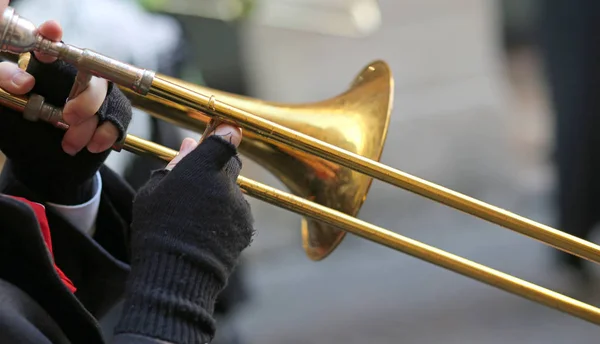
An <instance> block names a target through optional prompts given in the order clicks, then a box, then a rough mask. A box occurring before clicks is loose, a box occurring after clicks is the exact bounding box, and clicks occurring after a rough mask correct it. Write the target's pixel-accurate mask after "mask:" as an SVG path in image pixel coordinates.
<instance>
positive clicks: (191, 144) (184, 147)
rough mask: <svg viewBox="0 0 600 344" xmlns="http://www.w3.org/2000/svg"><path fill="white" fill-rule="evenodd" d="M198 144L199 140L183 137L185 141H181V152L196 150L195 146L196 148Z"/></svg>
mask: <svg viewBox="0 0 600 344" xmlns="http://www.w3.org/2000/svg"><path fill="white" fill-rule="evenodd" d="M196 146H198V142H197V141H196V140H194V139H192V138H190V137H186V138H185V139H183V141H182V142H181V147H180V149H179V150H180V154H182V153H183V154H187V153H189V152H191V151H193V150H194V148H196Z"/></svg>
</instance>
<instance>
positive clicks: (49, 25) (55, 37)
mask: <svg viewBox="0 0 600 344" xmlns="http://www.w3.org/2000/svg"><path fill="white" fill-rule="evenodd" d="M38 30H39V32H40V34H41V35H42V36H44V37H46V38H47V39H49V40H51V41H55V42H58V41H60V40H61V39H62V35H63V31H62V27H61V26H60V24H59V23H58V22H57V21H56V20H48V21H46V22H44V23H43V24H42V25H40V26H39V27H38Z"/></svg>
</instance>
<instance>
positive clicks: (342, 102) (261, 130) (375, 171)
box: [0, 62, 600, 324]
mask: <svg viewBox="0 0 600 344" xmlns="http://www.w3.org/2000/svg"><path fill="white" fill-rule="evenodd" d="M378 63H379V62H375V63H373V64H371V65H370V66H369V67H367V68H365V70H363V73H365V72H367V74H366V75H367V76H366V77H365V76H363V77H360V76H359V77H358V78H357V81H355V83H354V84H353V86H352V87H351V88H350V90H348V91H347V92H346V93H344V94H342V95H340V96H338V97H336V98H334V99H332V100H329V101H324V102H321V103H315V104H321V105H324V104H326V103H327V102H331V106H332V107H333V106H336V107H337V111H333V112H332V113H330V111H323V112H322V113H321V116H313V117H309V116H312V114H314V113H315V111H316V109H318V108H319V106H315V104H307V105H295V106H288V105H285V106H284V105H281V104H271V103H266V102H261V101H257V100H253V99H250V98H242V97H238V96H234V95H229V96H231V97H234V98H233V99H229V100H228V101H231V102H232V103H233V102H235V101H239V102H241V101H246V102H249V103H246V104H244V103H239V104H238V105H239V106H241V107H243V106H248V107H250V108H251V106H252V103H255V106H256V107H255V108H253V109H251V110H242V109H240V108H238V107H236V106H234V105H232V104H230V103H229V102H227V101H225V99H226V97H225V96H226V94H218V93H217V92H216V91H215V90H211V89H206V95H205V94H202V93H199V92H200V89H197V90H196V91H194V90H192V89H191V88H193V87H192V86H193V85H189V84H186V83H183V82H181V81H178V80H175V79H172V78H166V77H164V76H157V77H156V78H155V79H154V80H153V83H152V87H151V88H150V91H149V94H148V95H146V96H144V97H143V98H137V100H136V98H135V97H132V96H131V93H129V94H128V95H129V96H130V97H131V99H132V101H133V103H134V104H136V106H139V107H140V108H142V109H146V110H148V109H151V108H152V106H154V107H153V110H152V111H149V112H150V113H151V114H154V115H156V114H157V113H158V114H160V116H162V118H163V119H167V120H170V121H172V122H173V123H175V124H179V125H182V126H183V127H187V128H189V129H193V130H195V131H197V130H198V129H200V130H201V128H204V126H205V125H206V123H207V122H208V120H209V119H211V118H216V119H219V120H223V121H226V122H232V123H235V124H237V125H239V126H241V127H243V128H244V129H245V130H244V140H243V141H242V142H243V143H244V141H250V142H247V143H244V144H249V145H250V146H248V147H246V148H244V149H246V152H249V153H247V154H249V156H250V157H252V158H256V159H257V160H258V162H260V163H261V164H263V165H265V167H268V168H269V169H270V170H271V169H273V170H274V171H275V172H276V173H279V174H280V175H279V177H280V178H283V180H284V183H285V184H286V185H288V187H290V188H291V189H292V188H294V187H297V188H300V187H302V186H303V184H302V183H303V182H302V181H298V180H297V179H294V180H293V181H290V180H286V179H292V178H289V175H286V174H285V173H291V175H292V176H294V178H297V177H298V176H297V175H295V174H294V171H291V172H290V171H288V170H287V169H286V168H285V167H282V166H275V167H274V166H271V165H277V164H286V163H289V162H288V161H290V160H286V159H292V160H291V161H301V162H302V163H303V164H304V165H303V166H305V167H303V168H305V169H307V170H309V171H312V172H315V171H317V172H318V171H335V172H339V171H340V169H342V168H341V167H340V166H343V167H344V168H352V169H353V170H356V171H360V172H365V174H367V175H369V176H375V177H378V179H381V180H383V181H386V182H388V183H390V184H393V185H400V186H401V187H403V188H405V189H407V190H410V191H413V192H415V193H417V194H421V195H424V196H426V197H428V198H431V199H433V200H436V201H438V202H441V203H444V204H447V205H449V206H451V207H454V208H456V209H459V210H463V211H465V212H467V213H472V214H473V215H475V216H478V217H481V218H484V219H487V220H489V221H491V222H494V223H497V224H501V225H504V226H505V227H507V228H511V229H513V230H516V231H518V232H520V233H523V234H525V235H528V234H529V236H531V237H534V238H536V239H538V240H540V241H542V242H543V243H547V244H550V245H552V246H554V245H556V246H555V247H558V248H560V249H563V250H565V251H567V252H571V253H575V254H577V255H579V256H582V257H584V258H587V259H590V260H592V261H596V262H597V261H598V252H600V250H599V249H598V246H596V245H594V244H592V243H590V242H587V241H585V240H580V239H578V238H575V237H572V236H570V235H568V234H566V233H562V232H560V231H558V230H555V229H552V228H550V227H547V226H544V225H541V224H538V223H536V222H533V221H531V220H528V219H525V218H522V217H519V216H518V215H514V214H512V213H509V212H506V211H504V210H501V209H498V208H495V207H493V206H491V205H487V204H485V203H483V202H481V201H477V200H474V199H471V198H469V197H467V196H464V195H461V194H459V193H456V192H454V191H452V190H448V189H445V188H443V187H440V186H437V185H435V184H433V183H430V182H427V181H424V180H421V179H418V178H416V177H413V176H410V175H408V174H405V173H403V172H400V171H397V170H395V169H392V168H390V167H388V166H385V165H382V164H379V163H377V162H376V161H373V160H372V159H369V158H368V157H363V156H360V155H359V154H357V153H354V152H352V151H351V149H352V147H351V145H352V144H354V145H356V146H357V147H359V146H360V145H358V144H357V143H356V141H352V140H350V139H348V138H346V139H339V138H336V136H330V134H329V131H325V129H330V128H335V127H336V126H337V125H338V121H340V120H341V119H342V118H343V117H344V115H345V113H346V110H345V109H346V108H348V109H355V110H356V111H367V112H368V111H369V110H365V109H364V108H363V109H361V106H366V107H367V108H368V106H375V105H373V104H379V105H380V106H381V104H386V105H383V106H382V107H385V108H386V111H385V116H383V117H385V118H384V121H383V122H384V125H383V126H384V129H383V130H382V135H383V137H382V138H381V145H380V146H376V145H373V147H379V148H378V149H379V152H377V150H375V151H376V154H375V155H376V157H377V158H379V155H380V154H381V148H382V146H383V141H384V140H385V133H386V131H387V125H388V123H387V122H388V121H389V107H390V106H391V103H392V98H391V93H392V87H393V82H392V80H391V74H388V76H389V79H388V81H387V84H388V86H389V89H388V88H385V87H384V88H378V87H376V85H377V84H384V85H385V84H386V81H385V80H384V79H382V78H381V76H379V77H374V78H371V77H369V74H368V73H372V72H374V70H372V69H371V68H370V67H373V66H376V65H377V64H378ZM383 65H384V66H385V67H386V69H388V68H387V66H386V65H385V64H383ZM375 70H377V68H375ZM387 72H389V69H388V70H387ZM387 72H386V73H387ZM372 75H375V76H377V73H374V74H372ZM383 75H384V77H385V73H384V74H383ZM361 83H365V84H363V85H362V86H361ZM369 83H373V84H371V86H368V85H369ZM365 85H366V86H365ZM361 87H363V88H362V89H361ZM379 87H380V86H379ZM377 90H379V91H377ZM381 90H384V91H385V92H389V98H387V99H386V98H385V97H383V98H382V93H383V92H382V91H381ZM370 92H373V94H374V95H372V96H370V97H361V96H364V95H365V94H367V95H368V94H370ZM345 97H346V99H344V98H345ZM353 98H355V99H356V104H357V105H354V106H352V105H349V104H352V102H351V100H352V99H353ZM336 99H337V102H336ZM374 99H375V100H377V101H372V100H374ZM382 99H384V100H383V101H382ZM140 100H144V101H147V102H148V103H146V104H145V105H144V104H143V103H142V102H141V101H140ZM369 100H371V101H372V102H369ZM27 102H28V100H27V98H25V97H15V96H12V95H10V94H8V93H6V92H0V103H2V105H5V106H11V107H12V108H13V109H16V110H19V109H20V107H21V106H22V105H23V104H27ZM365 102H366V104H365ZM269 106H272V107H274V109H271V110H270V111H271V112H272V113H269V111H267V109H268V107H269ZM313 107H314V109H313ZM23 108H24V105H23ZM323 108H325V106H323ZM250 111H252V113H251V112H250ZM261 111H264V112H265V113H266V114H267V115H268V116H271V117H270V118H271V119H273V121H271V120H267V119H264V118H261V117H258V116H259V115H261V116H262V112H261ZM294 111H299V112H294ZM373 113H377V111H374V112H373ZM292 114H293V115H292ZM329 115H331V116H338V117H337V121H332V122H331V124H327V125H324V124H317V125H315V124H314V123H312V122H325V123H330V122H329V121H328V118H322V117H324V116H329ZM303 117H308V118H310V119H311V120H306V119H303ZM367 117H368V116H367ZM275 121H281V122H282V123H285V124H279V123H275ZM379 121H381V117H380V118H379ZM355 122H358V124H360V125H357V126H356V127H353V126H351V125H348V128H355V129H356V130H358V131H360V132H365V131H369V129H370V128H369V127H365V126H366V125H371V124H370V123H369V122H368V121H359V120H356V119H355ZM342 123H343V122H342ZM288 125H289V127H288ZM290 127H292V128H298V130H300V131H301V132H297V131H295V130H293V129H292V128H290ZM311 130H313V131H312V132H311ZM345 130H348V131H349V130H350V129H345ZM324 131H325V133H324ZM358 131H357V132H358ZM311 134H314V135H315V136H316V137H313V136H311ZM338 135H342V137H344V136H343V135H349V134H348V133H341V134H338ZM321 139H323V140H321ZM326 140H339V141H340V142H339V143H338V144H340V145H341V147H339V146H336V145H333V144H331V143H327V142H323V141H326ZM252 144H254V145H260V149H258V148H253V146H252ZM344 145H347V146H344ZM348 147H350V148H348ZM267 148H268V149H267ZM124 149H126V150H128V151H131V152H134V153H137V154H147V155H151V156H155V157H158V158H160V159H162V160H163V161H169V160H171V159H172V158H173V157H174V156H175V155H176V154H177V152H175V151H173V150H171V149H168V148H166V147H162V146H160V145H157V144H155V143H153V142H149V141H146V140H143V139H141V138H137V137H135V136H132V135H127V137H126V139H125V143H124ZM240 149H241V148H240ZM253 149H254V150H253ZM349 149H350V150H349ZM355 150H356V151H357V152H358V151H359V150H358V149H356V148H355ZM298 151H302V153H298ZM366 151H368V150H366ZM273 152H275V153H273ZM284 153H285V155H284V156H287V158H285V159H282V160H274V159H273V158H272V157H271V155H276V156H278V155H280V154H284ZM252 154H254V155H256V156H253V155H252ZM311 155H316V156H317V158H314V157H313V158H311ZM278 159H279V158H278ZM315 161H316V162H318V164H323V166H324V167H321V166H320V165H319V168H315V165H311V163H313V164H314V162H315ZM306 166H309V167H306ZM315 173H316V172H315ZM342 175H343V174H342ZM367 180H368V182H367V184H366V186H365V187H366V190H365V194H366V192H367V191H368V187H369V184H370V178H367ZM237 182H238V185H239V186H240V187H241V189H242V190H243V191H244V192H245V193H246V194H247V195H249V196H251V197H254V198H257V199H259V200H262V201H265V202H268V203H270V204H273V205H276V206H278V207H281V208H284V209H287V210H290V211H293V212H295V213H298V214H300V215H302V216H304V217H306V218H309V219H310V220H311V221H314V222H315V223H317V222H318V223H323V224H324V226H330V227H321V228H325V229H329V228H331V227H335V228H336V230H342V231H345V232H350V233H353V234H355V235H357V236H360V237H362V238H365V239H367V240H370V241H373V242H375V243H379V244H381V245H383V246H386V247H389V248H392V249H394V250H397V251H399V252H404V253H406V254H409V255H411V256H414V257H417V258H419V259H421V260H424V261H426V262H430V263H433V264H435V265H438V266H440V267H443V268H446V269H448V270H451V271H453V272H456V273H459V274H462V275H464V276H467V277H470V278H472V279H475V280H478V281H480V282H483V283H486V284H488V285H491V286H494V287H496V288H499V289H502V290H505V291H507V292H510V293H513V294H515V295H519V296H521V297H523V298H526V299H528V300H531V301H534V302H537V303H540V304H543V305H545V306H548V307H550V308H554V309H557V310H560V311H562V312H565V313H568V314H571V315H573V316H575V317H578V318H581V319H584V320H586V321H589V322H592V323H594V324H600V309H598V308H596V307H593V306H591V305H588V304H585V303H583V302H580V301H578V300H575V299H572V298H569V297H567V296H564V295H561V294H559V293H556V292H554V291H551V290H548V289H545V288H542V287H540V286H537V285H535V284H531V283H529V282H526V281H523V280H521V279H518V278H516V277H513V276H510V275H508V274H505V273H502V272H499V271H497V270H494V269H491V268H489V267H486V266H484V265H480V264H477V263H474V262H471V261H469V260H467V259H464V258H462V257H459V256H456V255H453V254H450V253H447V252H445V251H442V250H439V249H437V248H434V247H431V246H428V245H426V244H424V243H421V242H418V241H415V240H412V239H409V238H406V237H404V236H401V235H399V234H397V233H394V232H392V231H389V230H386V229H383V228H380V227H377V226H375V225H373V224H370V223H367V222H364V221H362V220H359V219H357V218H356V217H354V216H353V215H351V214H346V213H344V212H341V211H338V210H336V209H333V208H331V207H329V206H325V205H322V204H318V203H317V202H313V201H312V200H311V199H310V197H306V195H307V194H309V193H307V192H306V190H294V191H296V192H297V193H298V195H299V196H296V195H292V194H289V193H285V192H282V191H280V190H277V189H274V188H271V187H268V186H266V185H263V184H261V183H258V182H255V181H252V180H249V179H247V178H245V177H243V176H240V177H239V178H238V181H237ZM304 182H305V181H304ZM342 185H344V184H343V183H342ZM309 186H310V185H309ZM325 200H327V198H325ZM362 201H364V199H363V200H360V203H362ZM359 206H360V205H359ZM316 233H318V234H320V233H319V232H316ZM338 238H339V239H337V242H336V241H335V239H336V238H334V240H333V241H329V242H326V243H330V244H331V243H332V244H331V246H329V247H328V251H318V250H316V255H315V256H312V257H311V258H312V259H320V258H322V257H324V256H325V255H327V254H328V253H329V252H331V250H332V249H333V248H335V246H336V245H337V244H339V240H341V238H342V237H341V236H338ZM309 251H310V250H309ZM309 256H310V255H309Z"/></svg>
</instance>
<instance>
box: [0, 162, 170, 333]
mask: <svg viewBox="0 0 600 344" xmlns="http://www.w3.org/2000/svg"><path fill="white" fill-rule="evenodd" d="M100 172H101V176H102V185H103V188H102V195H101V201H100V208H99V213H98V220H97V222H96V230H95V234H94V237H93V239H92V238H90V237H89V236H86V235H85V234H83V233H81V232H80V231H78V230H77V229H76V228H74V227H73V226H72V225H70V224H69V223H68V222H66V221H65V220H63V218H61V216H60V215H59V214H57V213H56V212H54V211H53V210H52V209H51V208H49V207H48V208H46V212H47V217H48V222H49V225H50V230H51V235H52V247H53V253H54V257H55V262H56V265H57V266H58V267H59V268H60V269H61V270H62V271H63V272H64V273H65V274H66V275H67V277H68V278H69V279H70V280H71V281H72V282H73V283H74V285H75V286H76V288H77V291H76V292H75V294H72V293H71V292H70V291H69V290H68V289H67V287H66V286H65V285H64V284H63V283H62V281H61V280H60V278H59V276H58V275H57V273H56V272H55V269H54V267H53V264H52V261H51V257H50V255H49V253H48V251H47V249H46V246H45V243H44V240H43V237H42V234H41V231H40V228H39V224H38V221H37V219H36V217H35V215H34V213H33V211H32V210H31V208H30V207H29V206H27V205H26V204H24V203H22V202H19V201H17V200H15V199H13V198H11V197H7V196H6V195H14V196H21V197H24V198H27V199H29V200H30V201H38V202H39V200H36V199H35V196H34V195H32V194H31V192H30V191H29V190H28V189H27V188H26V187H25V186H23V185H22V184H20V183H19V182H18V181H15V180H14V178H12V176H11V175H10V173H9V172H8V173H7V172H6V171H5V172H4V173H3V175H2V177H1V178H0V259H1V263H0V343H85V344H95V343H104V341H103V339H102V334H101V330H100V327H99V324H98V322H97V321H96V319H99V318H101V317H102V316H103V315H104V314H106V313H107V311H109V310H110V309H111V308H112V307H113V306H115V304H116V303H117V302H118V301H119V299H120V297H121V295H122V294H123V292H124V288H125V280H126V277H127V274H128V272H129V267H128V265H127V262H128V253H127V237H128V230H129V223H130V220H131V219H130V217H131V205H132V201H133V197H134V193H133V190H132V189H131V188H130V187H129V186H128V185H127V184H126V183H124V181H123V180H122V179H121V178H120V177H119V176H117V175H116V174H115V173H114V172H112V171H110V170H109V169H108V168H106V167H103V168H101V170H100ZM1 194H4V195H1ZM144 342H147V343H149V342H148V341H144ZM150 342H152V341H150ZM156 343H159V341H156ZM163 343H164V342H163Z"/></svg>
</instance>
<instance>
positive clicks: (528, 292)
mask: <svg viewBox="0 0 600 344" xmlns="http://www.w3.org/2000/svg"><path fill="white" fill-rule="evenodd" d="M27 101H28V99H27V97H24V96H13V95H11V94H9V93H7V92H6V91H4V90H2V89H0V105H2V106H10V107H11V108H12V109H14V110H16V111H23V110H24V108H25V104H27ZM123 149H125V150H127V151H129V152H132V153H134V154H138V155H147V156H151V157H155V158H158V159H160V160H162V161H164V162H169V161H171V160H172V159H173V158H174V157H175V156H177V154H178V152H177V151H175V150H173V149H170V148H167V147H164V146H162V145H159V144H157V143H154V142H152V141H148V140H144V139H142V138H139V137H137V136H134V135H131V134H127V135H126V137H125V140H124V143H123ZM237 184H238V185H239V186H240V188H241V189H242V191H243V192H244V193H245V194H247V195H249V196H251V197H253V198H256V199H258V200H261V201H264V202H267V203H270V204H272V205H275V206H277V207H281V208H283V209H287V210H289V211H292V212H294V213H297V214H299V215H303V216H307V217H310V218H312V219H315V220H317V221H323V222H325V223H328V224H330V225H333V226H336V227H339V228H340V229H342V230H345V231H347V232H349V233H352V234H355V235H357V236H359V237H362V238H364V239H367V240H369V241H372V242H375V243H378V244H381V245H383V246H386V247H389V248H391V249H393V250H396V251H399V252H403V253H406V254H408V255H410V256H413V257H415V258H418V259H421V260H423V261H426V262H429V263H431V264H434V265H437V266H440V267H442V268H445V269H447V270H450V271H453V272H456V273H459V274H461V275H463V276H466V277H469V278H472V279H474V280H477V281H480V282H482V283H485V284H488V285H490V286H492V287H496V288H498V289H501V290H504V291H507V292H509V293H512V294H515V295H518V296H521V297H523V298H525V299H528V300H530V301H533V302H536V303H539V304H542V305H545V306H547V307H549V308H554V309H557V310H559V311H561V312H564V313H567V314H570V315H573V316H575V317H577V318H580V319H583V320H585V321H588V322H591V323H594V324H597V325H600V309H598V308H596V307H594V306H591V305H589V304H586V303H583V302H581V301H578V300H575V299H573V298H570V297H567V296H565V295H562V294H559V293H557V292H554V291H552V290H549V289H546V288H543V287H541V286H538V285H535V284H532V283H530V282H527V281H524V280H521V279H519V278H516V277H513V276H510V275H508V274H505V273H503V272H500V271H497V270H494V269H491V268H489V267H487V266H484V265H481V264H478V263H475V262H472V261H470V260H468V259H465V258H462V257H460V256H457V255H454V254H451V253H448V252H445V251H443V250H440V249H437V248H435V247H432V246H429V245H426V244H424V243H421V242H419V241H416V240H413V239H410V238H407V237H404V236H402V235H399V234H397V233H394V232H392V231H389V230H386V229H383V228H381V227H378V226H375V225H373V224H370V223H368V222H365V221H362V220H359V219H357V218H354V217H352V216H349V215H346V214H344V213H342V212H339V211H336V210H333V209H331V208H328V207H324V206H322V205H319V204H317V203H314V202H311V201H308V200H306V199H304V198H301V197H298V196H295V195H292V194H289V193H286V192H283V191H280V190H278V189H275V188H272V187H269V186H267V185H264V184H261V183H259V182H256V181H253V180H251V179H248V178H245V177H243V176H239V177H238V179H237Z"/></svg>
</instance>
